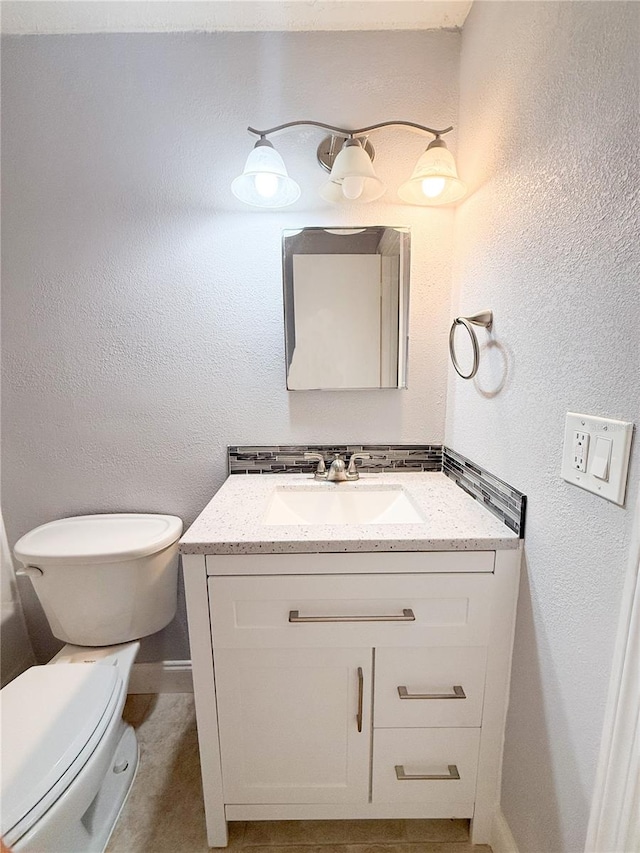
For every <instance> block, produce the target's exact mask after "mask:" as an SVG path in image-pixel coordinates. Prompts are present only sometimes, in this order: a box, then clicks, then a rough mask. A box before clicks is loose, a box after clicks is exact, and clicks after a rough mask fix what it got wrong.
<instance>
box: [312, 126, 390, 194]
mask: <svg viewBox="0 0 640 853" xmlns="http://www.w3.org/2000/svg"><path fill="white" fill-rule="evenodd" d="M383 193H384V184H383V183H382V181H381V180H380V178H379V177H378V176H377V175H376V173H375V171H374V169H373V163H372V162H371V157H369V155H368V154H367V152H366V151H365V150H364V148H363V147H362V145H361V144H360V142H358V140H354V139H347V141H346V142H345V144H344V146H343V148H342V150H341V151H340V152H339V153H338V155H337V157H336V159H335V160H334V162H333V167H332V169H331V175H330V177H329V180H328V181H327V182H326V184H323V185H322V186H321V187H320V195H321V197H322V198H323V199H324V200H325V201H330V202H333V203H334V204H339V203H340V202H352V201H353V202H363V203H366V202H369V201H374V200H375V199H377V198H380V196H381V195H382V194H383Z"/></svg>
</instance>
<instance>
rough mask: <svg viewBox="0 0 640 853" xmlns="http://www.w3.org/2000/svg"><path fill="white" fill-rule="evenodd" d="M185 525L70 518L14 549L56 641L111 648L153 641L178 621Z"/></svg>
mask: <svg viewBox="0 0 640 853" xmlns="http://www.w3.org/2000/svg"><path fill="white" fill-rule="evenodd" d="M181 533H182V521H181V520H180V519H179V518H176V517H175V516H173V515H151V514H144V513H116V514H109V515H81V516H75V517H73V518H63V519H60V520H59V521H51V522H49V523H48V524H43V525H42V526H40V527H36V528H35V530H32V531H31V532H29V533H27V534H26V535H25V536H23V537H22V538H21V539H19V540H18V542H17V543H16V545H15V548H14V553H15V555H16V558H17V559H18V560H19V561H20V562H21V563H22V564H23V565H24V566H25V568H26V571H25V572H24V573H25V574H28V575H29V576H30V577H31V580H32V582H33V586H34V589H35V591H36V593H37V595H38V598H39V599H40V603H41V604H42V608H43V610H44V612H45V615H46V617H47V619H48V621H49V625H50V627H51V631H52V632H53V634H54V636H55V637H57V638H58V639H60V640H63V641H64V642H65V643H72V644H73V645H77V646H110V645H115V644H117V643H125V642H128V641H129V640H137V639H139V638H140V637H145V636H147V634H154V633H155V632H156V631H159V630H160V629H161V628H164V627H165V625H168V624H169V622H170V621H171V620H172V619H173V617H174V615H175V612H176V602H177V582H178V565H177V563H178V560H177V552H178V539H179V537H180V534H181Z"/></svg>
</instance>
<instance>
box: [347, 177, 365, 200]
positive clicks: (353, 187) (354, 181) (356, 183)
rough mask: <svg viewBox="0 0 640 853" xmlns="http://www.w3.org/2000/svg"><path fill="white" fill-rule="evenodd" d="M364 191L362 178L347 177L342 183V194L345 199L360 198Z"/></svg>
mask: <svg viewBox="0 0 640 853" xmlns="http://www.w3.org/2000/svg"><path fill="white" fill-rule="evenodd" d="M363 190H364V178H361V177H356V176H353V177H352V176H347V177H346V178H344V179H343V181H342V193H343V195H344V197H345V198H350V199H356V198H360V196H361V195H362V191H363Z"/></svg>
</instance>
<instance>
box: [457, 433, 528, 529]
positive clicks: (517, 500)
mask: <svg viewBox="0 0 640 853" xmlns="http://www.w3.org/2000/svg"><path fill="white" fill-rule="evenodd" d="M442 470H443V472H444V473H445V474H446V475H447V477H451V479H452V480H455V482H456V483H457V484H458V485H459V486H460V488H461V489H464V490H465V492H467V493H468V494H469V495H471V497H472V498H474V499H475V500H477V501H479V502H480V503H482V504H484V505H485V506H486V508H487V509H488V510H489V511H490V512H492V513H493V514H494V515H495V516H497V517H498V518H499V519H500V520H501V521H503V522H504V523H505V524H506V525H507V527H509V528H510V529H511V530H513V531H514V532H515V533H517V534H518V536H519V537H520V538H521V539H524V521H525V512H526V508H527V496H526V495H523V494H522V492H519V491H518V490H517V489H514V488H513V486H510V485H509V484H508V483H505V482H504V480H500V479H499V478H498V477H494V475H493V474H491V473H489V471H487V470H486V469H485V468H481V467H480V465H476V463H475V462H472V461H471V460H470V459H467V458H466V457H465V456H462V455H461V454H460V453H456V452H455V450H451V449H450V448H449V447H444V448H443V453H442Z"/></svg>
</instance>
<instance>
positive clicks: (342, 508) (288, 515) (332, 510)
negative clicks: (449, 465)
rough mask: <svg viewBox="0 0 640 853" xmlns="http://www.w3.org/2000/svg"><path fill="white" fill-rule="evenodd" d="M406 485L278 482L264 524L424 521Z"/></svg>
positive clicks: (404, 522)
mask: <svg viewBox="0 0 640 853" xmlns="http://www.w3.org/2000/svg"><path fill="white" fill-rule="evenodd" d="M423 521H424V518H423V517H422V515H421V514H420V512H418V510H417V509H416V507H415V505H414V504H413V502H412V501H411V499H410V498H409V496H408V495H407V493H406V492H405V490H404V489H403V488H402V486H378V485H375V486H374V485H372V486H359V487H358V488H354V487H353V486H352V487H349V485H347V484H344V483H339V484H330V483H327V484H326V485H324V484H323V485H322V486H276V487H275V488H274V490H273V493H272V495H271V497H270V499H269V503H268V505H267V511H266V512H265V514H264V518H263V519H262V522H263V524H421V523H422V522H423Z"/></svg>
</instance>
